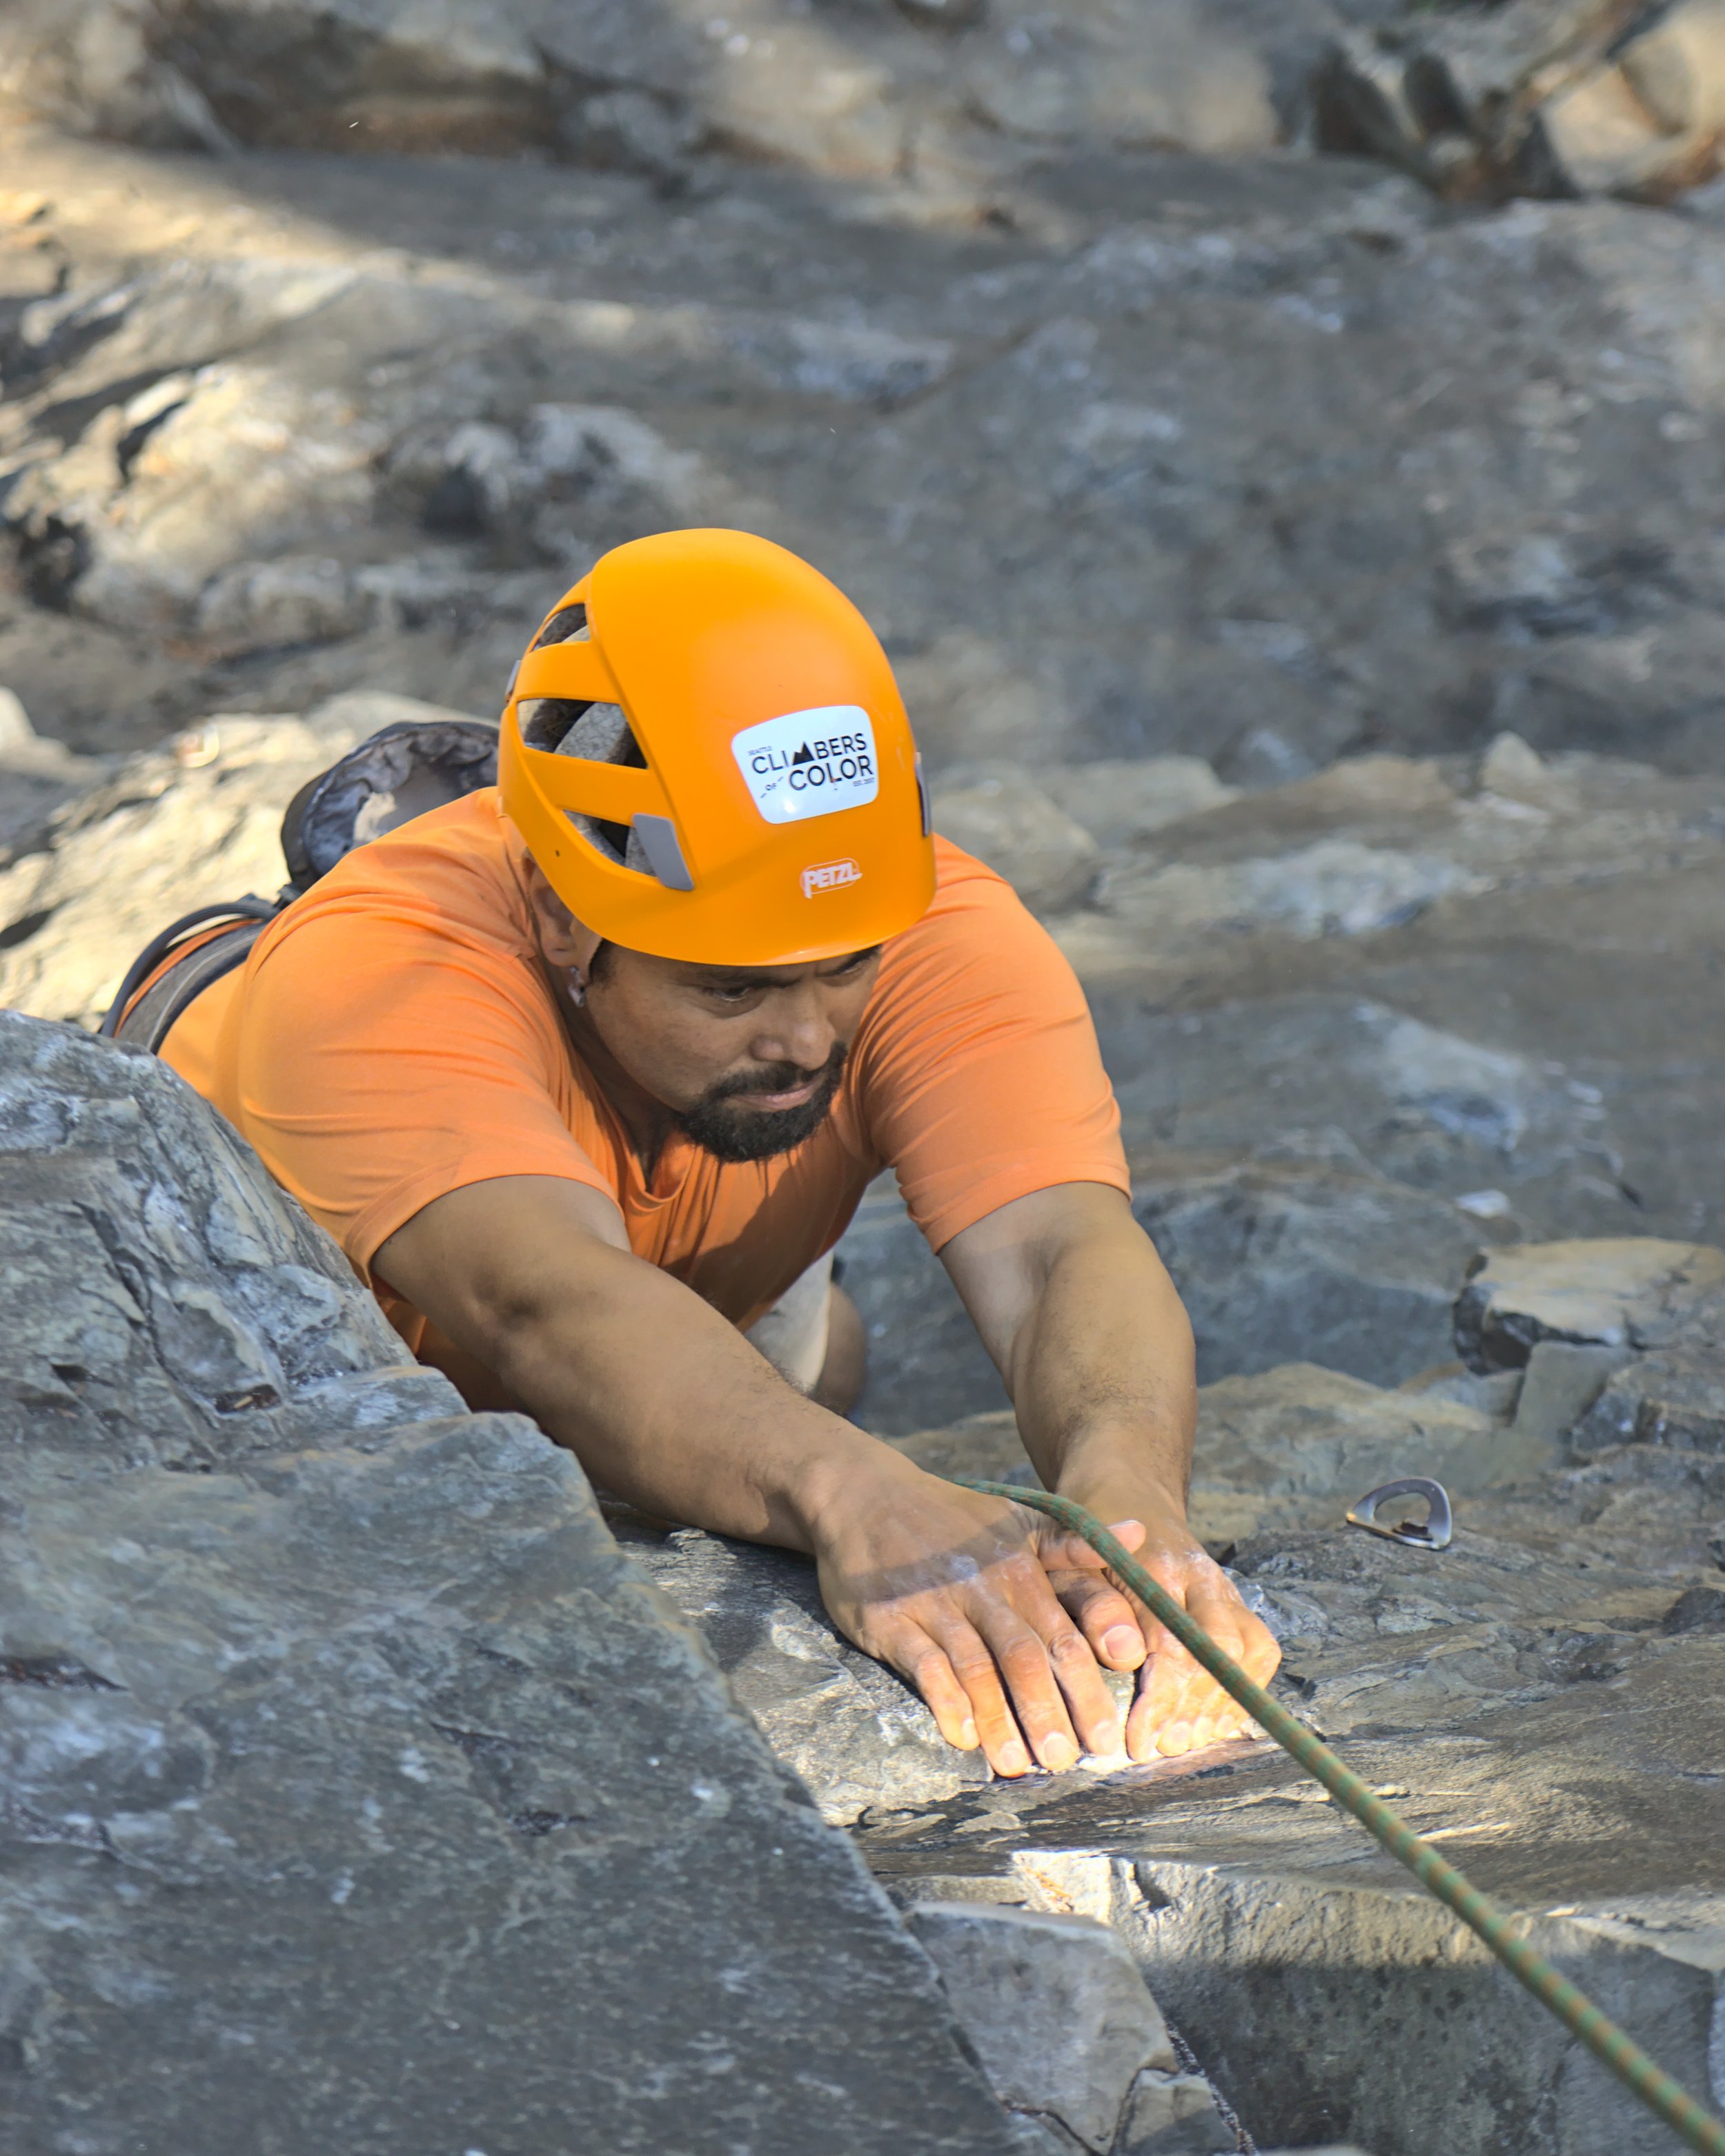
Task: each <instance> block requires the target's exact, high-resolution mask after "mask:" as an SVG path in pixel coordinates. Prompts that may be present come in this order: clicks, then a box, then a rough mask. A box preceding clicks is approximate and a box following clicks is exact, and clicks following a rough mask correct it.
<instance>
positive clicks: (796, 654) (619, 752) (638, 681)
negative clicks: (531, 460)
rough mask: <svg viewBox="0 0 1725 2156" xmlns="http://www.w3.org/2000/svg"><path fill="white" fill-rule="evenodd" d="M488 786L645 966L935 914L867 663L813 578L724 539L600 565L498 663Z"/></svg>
mask: <svg viewBox="0 0 1725 2156" xmlns="http://www.w3.org/2000/svg"><path fill="white" fill-rule="evenodd" d="M497 777H498V783H499V786H500V788H501V793H502V799H503V807H504V809H505V812H506V814H507V815H508V816H509V818H510V819H511V822H512V823H513V824H515V826H516V829H517V830H518V831H520V833H521V836H522V838H523V839H525V840H526V844H527V848H528V850H529V852H530V853H531V855H532V856H533V859H534V860H536V862H537V863H538V865H539V866H540V868H541V869H542V870H543V871H544V873H545V875H546V877H547V880H548V881H549V882H550V884H551V885H552V888H553V889H554V890H555V891H556V892H557V896H559V897H560V898H561V899H562V901H563V903H564V904H565V905H566V906H567V907H568V908H569V910H570V911H571V912H572V913H573V914H574V915H575V916H576V918H577V919H578V921H581V922H582V923H583V926H584V927H587V928H588V929H590V930H592V931H593V933H594V934H595V935H597V936H599V937H603V938H605V939H606V940H607V941H608V942H615V943H620V944H622V945H624V946H625V947H627V948H629V949H631V950H636V951H646V952H652V953H654V954H655V956H657V957H664V958H684V959H691V960H694V961H696V962H700V963H703V964H707V965H729V966H785V965H794V964H803V963H806V962H809V961H810V960H813V959H819V958H832V957H839V956H841V955H842V954H843V953H844V952H847V951H860V950H863V949H865V948H867V947H869V946H870V945H871V944H875V943H880V942H884V941H885V940H886V937H889V936H895V935H896V934H898V933H899V932H900V931H901V930H902V929H906V928H908V927H910V926H911V923H912V922H913V921H916V920H917V919H919V918H920V916H922V913H923V912H924V911H926V910H927V906H928V902H929V901H930V900H931V899H932V897H933V896H934V854H933V849H932V845H931V844H930V841H929V835H928V829H929V826H928V805H927V792H926V790H925V788H924V786H923V782H922V766H921V760H920V758H919V757H917V754H916V744H915V742H913V741H912V740H911V727H910V721H908V720H907V719H906V716H905V707H904V704H903V701H902V700H901V697H900V696H899V692H898V685H897V684H896V682H895V680H893V678H892V669H891V666H890V665H888V664H887V660H886V653H885V652H884V651H883V650H882V649H880V643H879V641H878V640H877V639H876V638H875V634H874V632H873V630H872V629H870V627H869V625H868V624H867V623H866V622H865V620H864V619H863V618H862V616H861V615H860V613H858V612H857V610H856V608H855V607H854V606H853V605H852V604H851V603H850V600H849V599H847V598H845V595H844V593H842V592H840V591H839V589H838V588H836V587H835V586H834V585H833V584H830V583H828V581H827V579H826V578H825V577H823V576H822V575H821V574H820V573H819V571H818V570H815V569H812V568H811V567H809V564H808V563H807V562H803V561H799V560H798V557H796V556H795V555H794V554H791V553H788V552H786V551H785V549H784V548H783V547H775V546H774V545H773V543H772V542H770V541H769V540H766V539H757V538H755V537H753V536H752V535H751V534H749V533H748V532H746V531H665V532H660V533H659V534H657V535H656V536H654V537H652V538H649V539H635V540H632V541H631V542H629V544H628V545H627V546H624V547H616V548H614V550H613V551H612V552H610V553H608V554H606V555H604V556H603V557H601V558H600V560H599V561H598V562H597V563H595V565H594V566H593V569H592V570H591V571H590V572H588V575H587V576H586V577H583V580H582V582H581V583H578V584H577V585H576V587H575V588H574V589H573V590H572V592H570V593H567V595H566V596H565V597H564V598H562V599H561V600H560V601H559V602H558V603H557V607H556V608H554V609H553V610H552V613H551V614H550V615H549V616H548V617H547V619H546V621H545V622H544V624H542V627H541V629H540V631H539V634H537V636H536V637H535V639H533V642H532V644H531V645H530V646H529V647H528V649H527V651H526V655H525V656H524V657H523V659H522V660H521V665H519V666H518V667H517V668H516V673H515V678H514V680H512V681H511V684H510V689H509V701H508V702H507V704H506V706H505V707H504V712H503V725H502V731H501V739H500V743H499V752H498V764H497Z"/></svg>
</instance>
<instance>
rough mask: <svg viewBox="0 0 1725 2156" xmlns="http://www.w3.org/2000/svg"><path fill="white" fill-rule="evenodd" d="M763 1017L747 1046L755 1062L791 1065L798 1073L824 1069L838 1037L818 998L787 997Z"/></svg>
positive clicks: (812, 996) (775, 1000) (804, 996)
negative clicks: (792, 1064) (778, 1006)
mask: <svg viewBox="0 0 1725 2156" xmlns="http://www.w3.org/2000/svg"><path fill="white" fill-rule="evenodd" d="M773 1000H774V1002H775V1003H777V1002H778V998H776V997H775V998H774V999H773ZM763 1015H764V1016H765V1017H766V1019H767V1023H766V1024H764V1025H763V1026H762V1029H761V1030H760V1031H759V1032H758V1033H757V1034H756V1036H755V1038H754V1039H753V1040H752V1041H751V1042H750V1044H749V1048H750V1052H751V1054H752V1055H753V1056H754V1057H755V1059H756V1060H757V1061H758V1062H761V1063H794V1064H795V1065H796V1066H797V1068H798V1070H821V1069H823V1068H824V1066H825V1064H826V1060H827V1058H828V1057H829V1055H831V1054H832V1052H833V1045H834V1042H835V1041H836V1040H837V1039H838V1038H839V1036H838V1034H837V1032H836V1031H835V1030H834V1025H833V1022H832V1019H830V1018H829V1016H828V1014H827V1011H826V1009H825V1006H824V1001H823V999H822V998H820V997H819V996H818V995H809V994H803V993H799V994H797V995H794V996H790V997H787V998H785V999H784V1003H783V1008H781V1009H775V1010H773V1011H771V1012H770V1013H766V1014H763Z"/></svg>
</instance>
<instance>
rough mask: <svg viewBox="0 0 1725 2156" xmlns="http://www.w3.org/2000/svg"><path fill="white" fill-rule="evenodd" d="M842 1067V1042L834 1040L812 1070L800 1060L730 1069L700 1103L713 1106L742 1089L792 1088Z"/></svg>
mask: <svg viewBox="0 0 1725 2156" xmlns="http://www.w3.org/2000/svg"><path fill="white" fill-rule="evenodd" d="M844 1068H845V1044H844V1042H843V1041H835V1042H834V1045H833V1052H832V1054H831V1055H829V1056H828V1058H827V1060H826V1061H825V1062H824V1063H821V1064H817V1065H815V1067H814V1070H808V1069H806V1068H805V1067H804V1066H803V1065H802V1064H800V1063H768V1064H763V1065H762V1066H761V1067H760V1069H759V1070H737V1071H733V1072H732V1075H730V1076H729V1077H728V1078H720V1079H718V1080H716V1081H715V1082H714V1083H713V1084H712V1085H711V1086H708V1087H707V1089H706V1092H705V1093H703V1094H702V1095H701V1106H703V1107H713V1106H716V1105H717V1104H718V1103H719V1102H720V1101H733V1100H735V1099H737V1096H739V1095H740V1094H743V1093H792V1092H795V1091H797V1090H798V1087H799V1086H808V1085H810V1084H812V1083H813V1082H814V1081H815V1080H817V1079H820V1078H836V1077H837V1075H839V1072H840V1071H841V1070H843V1069H844ZM765 1112H767V1113H769V1114H770V1113H772V1112H773V1111H771V1110H768V1111H765Z"/></svg>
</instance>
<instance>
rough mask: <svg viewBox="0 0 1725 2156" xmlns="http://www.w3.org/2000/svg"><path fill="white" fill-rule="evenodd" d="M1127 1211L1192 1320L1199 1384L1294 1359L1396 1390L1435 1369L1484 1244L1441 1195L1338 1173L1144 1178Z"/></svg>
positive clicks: (1265, 1168) (1274, 1169)
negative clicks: (1459, 1287) (1459, 1293)
mask: <svg viewBox="0 0 1725 2156" xmlns="http://www.w3.org/2000/svg"><path fill="white" fill-rule="evenodd" d="M1133 1210H1134V1212H1135V1213H1136V1214H1137V1218H1138V1219H1139V1220H1140V1221H1141V1222H1142V1224H1143V1226H1144V1228H1145V1229H1147V1232H1148V1234H1149V1235H1150V1237H1151V1240H1153V1242H1154V1243H1155V1245H1156V1247H1157V1249H1158V1250H1159V1251H1160V1253H1161V1255H1162V1259H1163V1263H1164V1264H1165V1265H1167V1266H1168V1270H1169V1272H1170V1274H1171V1275H1172V1276H1173V1281H1174V1285H1175V1286H1177V1287H1178V1289H1179V1291H1180V1295H1181V1299H1182V1300H1183V1301H1184V1303H1185V1305H1186V1308H1187V1311H1188V1312H1189V1314H1190V1317H1191V1319H1192V1327H1193V1331H1194V1334H1195V1335H1196V1337H1197V1342H1198V1371H1199V1382H1200V1383H1209V1382H1211V1381H1212V1380H1213V1379H1214V1378H1220V1377H1224V1376H1230V1375H1232V1374H1234V1373H1236V1372H1250V1371H1255V1370H1266V1369H1269V1368H1271V1367H1272V1366H1273V1365H1275V1364H1276V1363H1287V1362H1293V1361H1301V1362H1312V1363H1323V1364H1325V1365H1326V1366H1327V1368H1331V1369H1335V1370H1344V1371H1347V1372H1348V1373H1351V1374H1352V1375H1353V1376H1355V1377H1360V1378H1369V1379H1371V1380H1373V1382H1374V1383H1392V1384H1394V1383H1398V1382H1399V1380H1400V1379H1401V1378H1405V1377H1409V1376H1411V1375H1412V1374H1413V1373H1414V1372H1415V1371H1417V1370H1421V1369H1425V1368H1428V1367H1429V1366H1430V1364H1432V1363H1439V1362H1441V1361H1442V1360H1443V1359H1444V1358H1445V1355H1446V1354H1447V1353H1449V1352H1450V1350H1449V1340H1450V1331H1451V1324H1452V1321H1451V1317H1450V1306H1451V1304H1452V1302H1453V1301H1454V1297H1455V1283H1456V1282H1457V1281H1459V1280H1460V1278H1461V1274H1462V1271H1463V1270H1464V1268H1465V1266H1466V1264H1467V1261H1468V1260H1469V1259H1470V1258H1471V1256H1472V1255H1473V1254H1474V1253H1475V1251H1476V1250H1477V1249H1478V1246H1479V1242H1480V1228H1479V1224H1478V1222H1477V1221H1475V1220H1473V1219H1470V1218H1469V1216H1468V1215H1467V1214H1464V1213H1462V1212H1461V1211H1459V1210H1458V1209H1455V1207H1453V1206H1451V1205H1449V1204H1446V1203H1445V1201H1444V1200H1443V1199H1439V1198H1435V1197H1432V1196H1430V1195H1429V1194H1428V1193H1425V1192H1424V1191H1418V1190H1412V1189H1409V1188H1407V1186H1406V1185H1404V1184H1402V1183H1393V1182H1390V1181H1389V1180H1388V1179H1386V1178H1383V1177H1379V1176H1374V1175H1372V1174H1370V1173H1366V1174H1358V1173H1350V1172H1349V1171H1348V1169H1346V1168H1322V1167H1307V1168H1297V1167H1296V1168H1282V1167H1281V1166H1280V1165H1278V1164H1272V1163H1262V1164H1255V1165H1250V1166H1243V1167H1240V1168H1226V1169H1223V1170H1221V1171H1219V1172H1218V1173H1211V1174H1208V1175H1206V1174H1203V1173H1199V1174H1197V1175H1193V1174H1190V1173H1188V1174H1187V1175H1185V1176H1183V1177H1175V1176H1170V1177H1169V1178H1168V1180H1166V1181H1163V1180H1162V1179H1161V1178H1158V1177H1156V1176H1155V1175H1153V1174H1150V1175H1146V1176H1141V1177H1140V1178H1139V1179H1138V1183H1137V1192H1136V1195H1135V1198H1134V1202H1133Z"/></svg>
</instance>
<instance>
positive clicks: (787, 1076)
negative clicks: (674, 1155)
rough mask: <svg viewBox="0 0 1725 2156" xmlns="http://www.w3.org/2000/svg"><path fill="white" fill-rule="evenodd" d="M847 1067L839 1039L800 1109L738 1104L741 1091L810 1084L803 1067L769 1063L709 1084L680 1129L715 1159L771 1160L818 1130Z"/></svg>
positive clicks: (775, 1090) (787, 1088)
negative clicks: (760, 1067) (741, 1105)
mask: <svg viewBox="0 0 1725 2156" xmlns="http://www.w3.org/2000/svg"><path fill="white" fill-rule="evenodd" d="M844 1069H845V1045H844V1043H843V1042H842V1041H840V1042H839V1043H837V1044H836V1045H834V1049H833V1052H832V1054H831V1055H829V1057H828V1058H827V1061H826V1068H825V1069H824V1070H823V1071H822V1073H821V1079H820V1083H819V1086H816V1088H815V1090H814V1092H813V1093H812V1094H811V1095H810V1096H809V1098H808V1100H806V1101H803V1105H802V1106H801V1107H798V1108H742V1107H738V1106H735V1105H734V1104H735V1101H736V1099H737V1095H738V1094H740V1093H788V1092H789V1091H791V1090H792V1089H793V1087H794V1086H803V1085H807V1083H808V1082H809V1073H808V1071H806V1070H803V1068H802V1067H801V1066H800V1065H798V1064H795V1063H770V1064H767V1065H764V1066H763V1067H762V1069H760V1070H742V1071H738V1072H737V1073H736V1074H735V1075H733V1076H732V1077H729V1078H721V1079H720V1080H719V1081H718V1083H717V1084H716V1085H715V1086H709V1087H708V1088H707V1090H706V1092H704V1093H703V1094H702V1095H701V1098H700V1099H699V1100H698V1101H696V1103H695V1106H693V1107H692V1108H690V1109H687V1110H685V1111H684V1112H682V1113H681V1114H680V1115H679V1116H677V1123H678V1127H680V1129H681V1131H682V1132H683V1134H684V1136H685V1137H691V1138H693V1140H694V1141H695V1142H696V1145H698V1146H700V1147H703V1148H704V1150H705V1151H706V1152H710V1153H711V1154H712V1156H713V1158H715V1159H716V1160H722V1161H728V1162H731V1163H733V1164H734V1163H739V1162H742V1161H747V1160H772V1159H773V1158H775V1157H776V1156H777V1155H778V1154H779V1153H782V1152H789V1151H790V1150H791V1148H792V1147H793V1146H799V1145H801V1144H802V1142H803V1139H804V1138H806V1137H813V1136H814V1132H816V1131H818V1130H819V1128H820V1127H821V1125H822V1124H823V1123H824V1122H825V1121H826V1119H827V1113H828V1111H829V1109H830V1108H831V1106H832V1105H833V1096H834V1094H835V1093H836V1092H837V1091H838V1090H839V1077H840V1075H842V1073H843V1071H844Z"/></svg>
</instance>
